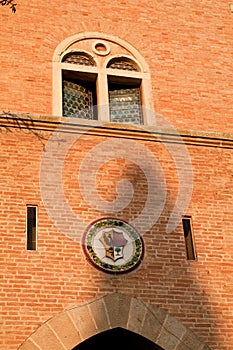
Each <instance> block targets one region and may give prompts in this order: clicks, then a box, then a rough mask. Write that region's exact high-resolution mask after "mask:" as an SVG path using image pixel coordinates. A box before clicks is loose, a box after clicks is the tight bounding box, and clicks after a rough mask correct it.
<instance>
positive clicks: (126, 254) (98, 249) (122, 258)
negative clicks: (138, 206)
mask: <svg viewBox="0 0 233 350" xmlns="http://www.w3.org/2000/svg"><path fill="white" fill-rule="evenodd" d="M83 249H84V252H85V254H86V256H87V258H88V260H89V261H90V262H91V263H92V264H93V265H94V266H95V267H97V268H99V269H101V270H103V271H105V272H110V273H125V272H128V271H131V270H132V269H134V268H136V267H137V266H138V265H139V264H140V262H141V260H142V257H143V241H142V238H141V237H140V235H139V234H138V233H137V231H136V230H135V229H134V228H133V227H132V226H131V225H129V224H128V223H126V222H125V221H122V220H118V219H111V218H104V219H100V220H97V221H95V222H93V223H92V224H91V225H90V226H88V228H87V230H86V232H85V234H84V237H83Z"/></svg>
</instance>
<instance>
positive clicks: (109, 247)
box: [100, 229, 128, 261]
mask: <svg viewBox="0 0 233 350" xmlns="http://www.w3.org/2000/svg"><path fill="white" fill-rule="evenodd" d="M100 241H101V242H102V243H103V245H104V247H105V249H106V257H108V258H110V259H112V260H113V261H117V260H118V259H121V258H123V249H124V246H125V245H126V244H127V242H128V240H127V239H125V237H124V235H123V232H118V231H116V230H114V229H112V230H111V231H108V232H103V234H102V237H101V238H100Z"/></svg>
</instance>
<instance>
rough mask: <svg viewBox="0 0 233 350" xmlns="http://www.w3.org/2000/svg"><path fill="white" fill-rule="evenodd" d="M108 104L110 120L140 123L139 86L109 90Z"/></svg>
mask: <svg viewBox="0 0 233 350" xmlns="http://www.w3.org/2000/svg"><path fill="white" fill-rule="evenodd" d="M109 106H110V118H111V121H112V122H115V123H132V124H142V109H141V98H140V88H137V87H136V88H128V89H115V90H111V91H109Z"/></svg>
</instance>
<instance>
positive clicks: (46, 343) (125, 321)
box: [18, 293, 210, 350]
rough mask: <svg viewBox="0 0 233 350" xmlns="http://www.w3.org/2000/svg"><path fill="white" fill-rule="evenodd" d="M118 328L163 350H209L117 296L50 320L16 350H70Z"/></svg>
mask: <svg viewBox="0 0 233 350" xmlns="http://www.w3.org/2000/svg"><path fill="white" fill-rule="evenodd" d="M118 327H119V328H123V329H125V330H129V331H131V332H134V333H136V334H139V335H141V336H143V337H145V338H146V339H148V340H150V341H151V342H153V343H154V344H156V345H158V346H160V347H161V348H162V349H164V350H171V349H176V350H190V349H196V350H210V348H209V347H208V346H207V345H205V344H204V343H203V342H202V341H201V340H200V339H199V338H198V337H197V336H196V335H195V334H194V333H193V332H192V331H191V330H189V329H188V328H187V327H185V326H184V325H183V324H182V323H181V322H180V321H178V320H177V319H175V318H173V317H172V316H170V315H169V314H167V313H166V312H164V311H163V310H161V309H159V308H157V307H155V306H153V305H150V304H146V303H144V302H142V301H140V300H138V299H136V298H133V297H130V296H127V295H122V294H118V293H114V294H108V295H105V296H103V297H100V298H98V299H95V300H93V301H89V302H87V303H85V304H82V305H80V306H77V307H73V308H71V309H69V310H65V311H63V312H62V313H60V314H58V315H56V316H54V317H52V318H51V319H49V320H48V321H47V322H45V323H44V324H43V325H42V326H40V327H39V328H38V329H37V331H36V332H35V333H33V334H32V335H31V336H30V337H29V338H28V339H27V340H26V341H25V342H24V343H23V344H22V345H21V346H20V347H19V348H18V350H51V349H53V350H71V349H73V348H75V347H76V346H77V345H78V344H81V343H82V342H83V341H85V340H86V339H88V338H91V337H93V336H94V335H96V334H99V333H101V332H104V331H107V330H110V329H114V328H118Z"/></svg>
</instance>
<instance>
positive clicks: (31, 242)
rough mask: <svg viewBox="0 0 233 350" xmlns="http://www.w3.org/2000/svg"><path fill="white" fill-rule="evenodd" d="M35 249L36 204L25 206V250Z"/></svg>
mask: <svg viewBox="0 0 233 350" xmlns="http://www.w3.org/2000/svg"><path fill="white" fill-rule="evenodd" d="M36 249H37V206H35V205H28V206H27V250H36Z"/></svg>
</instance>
